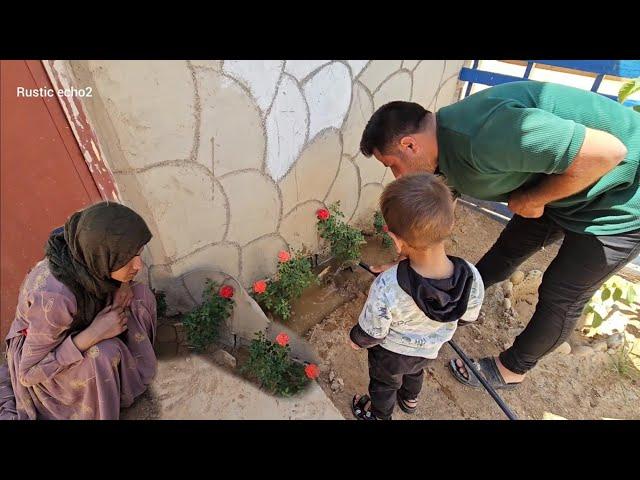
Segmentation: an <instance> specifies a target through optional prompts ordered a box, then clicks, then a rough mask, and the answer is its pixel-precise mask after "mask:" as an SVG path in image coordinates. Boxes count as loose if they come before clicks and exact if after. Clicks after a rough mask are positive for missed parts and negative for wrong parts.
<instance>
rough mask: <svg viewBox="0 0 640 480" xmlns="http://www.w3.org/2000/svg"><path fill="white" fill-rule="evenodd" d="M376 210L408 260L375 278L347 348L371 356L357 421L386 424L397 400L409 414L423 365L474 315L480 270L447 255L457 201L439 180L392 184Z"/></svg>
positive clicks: (426, 177) (357, 401) (424, 177)
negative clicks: (367, 381) (367, 382)
mask: <svg viewBox="0 0 640 480" xmlns="http://www.w3.org/2000/svg"><path fill="white" fill-rule="evenodd" d="M380 209H381V211H382V215H383V216H384V219H385V222H386V224H387V227H388V229H389V230H388V233H389V236H390V237H391V238H392V239H393V243H394V244H395V247H396V250H397V252H398V253H399V254H400V255H401V256H402V257H406V258H405V259H404V260H402V261H401V262H400V263H398V264H397V265H395V266H394V267H392V268H390V269H388V270H386V271H385V272H383V273H381V274H380V275H379V276H378V277H377V278H376V280H375V281H374V282H373V284H372V285H371V289H370V290H369V297H368V299H367V302H366V304H365V306H364V308H363V310H362V313H361V314H360V318H359V320H358V324H357V325H355V326H354V327H353V328H352V329H351V332H350V334H349V337H350V339H351V346H352V347H353V348H356V349H358V348H366V349H368V354H369V395H362V396H359V395H356V396H354V397H353V401H352V411H353V414H354V415H355V416H356V418H358V419H359V420H378V419H380V420H382V419H385V420H390V419H391V415H392V414H393V409H394V406H395V403H396V401H397V402H398V405H399V406H400V408H401V409H402V410H403V411H405V412H407V413H413V412H414V411H415V410H416V406H417V401H418V394H419V393H420V390H421V389H422V379H423V369H424V367H425V366H426V365H427V362H428V360H429V359H434V358H436V357H437V356H438V351H439V350H440V347H441V346H442V345H443V344H444V343H445V342H447V341H448V340H450V339H451V338H452V337H453V334H454V332H455V331H456V327H457V326H458V320H461V321H463V322H465V323H466V322H472V321H474V320H476V319H477V318H478V314H479V313H480V307H481V306H482V301H483V299H484V286H483V283H482V279H481V278H480V274H479V273H478V270H476V268H475V267H474V266H473V265H471V264H470V263H469V262H467V261H466V260H463V259H461V258H457V257H451V256H447V254H446V253H445V249H444V243H445V240H446V239H447V238H448V237H449V236H450V235H451V231H452V229H453V222H454V202H453V198H452V194H451V191H450V190H449V188H448V187H447V186H446V185H445V183H444V182H443V181H442V179H441V178H440V177H437V176H435V175H432V174H428V173H421V174H415V175H408V176H403V177H401V178H399V179H398V180H395V181H394V182H392V183H390V184H389V185H388V186H387V187H386V188H385V190H384V192H383V193H382V196H381V198H380Z"/></svg>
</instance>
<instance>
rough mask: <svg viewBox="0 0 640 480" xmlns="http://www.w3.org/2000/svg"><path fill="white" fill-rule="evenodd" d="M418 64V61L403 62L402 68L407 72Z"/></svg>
mask: <svg viewBox="0 0 640 480" xmlns="http://www.w3.org/2000/svg"><path fill="white" fill-rule="evenodd" d="M418 63H420V60H403V61H402V68H406V69H407V70H413V69H414V68H416V67H417V66H418Z"/></svg>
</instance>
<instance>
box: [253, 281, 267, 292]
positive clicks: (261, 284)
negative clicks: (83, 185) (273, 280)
mask: <svg viewBox="0 0 640 480" xmlns="http://www.w3.org/2000/svg"><path fill="white" fill-rule="evenodd" d="M253 291H254V292H256V293H264V292H266V291H267V282H265V281H264V280H258V281H257V282H256V283H254V284H253Z"/></svg>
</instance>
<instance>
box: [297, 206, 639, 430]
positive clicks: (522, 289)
mask: <svg viewBox="0 0 640 480" xmlns="http://www.w3.org/2000/svg"><path fill="white" fill-rule="evenodd" d="M456 215H457V222H456V227H455V231H454V235H453V238H452V240H451V241H450V245H449V248H448V252H449V253H450V254H452V255H456V256H459V257H462V258H465V259H467V260H469V261H471V262H476V261H477V260H479V259H480V257H481V256H482V255H483V254H484V252H486V251H487V249H488V248H489V247H490V246H491V245H492V243H493V242H494V241H495V239H496V238H497V237H498V235H499V233H500V231H501V230H502V228H503V225H502V224H500V223H499V222H497V221H495V220H494V219H491V218H489V217H488V216H486V215H484V214H482V213H479V212H477V211H475V210H472V209H471V208H469V207H467V206H465V205H459V206H458V208H457V213H456ZM557 249H558V245H557V244H556V245H552V246H550V247H547V248H546V249H545V250H541V251H539V252H538V253H536V254H535V255H534V256H532V257H531V258H530V259H529V260H528V261H527V262H525V263H524V264H523V265H522V266H521V270H522V271H523V272H524V273H525V274H528V272H530V271H532V270H538V271H544V269H545V268H546V266H547V265H548V264H549V263H550V261H551V260H552V259H553V257H554V255H555V254H556V252H557ZM393 257H394V255H393V252H391V251H388V250H383V249H381V248H379V247H378V242H371V243H370V245H368V246H367V247H366V248H365V250H364V252H363V261H364V262H366V263H369V264H376V263H381V262H382V261H385V260H390V259H392V258H393ZM535 273H536V272H534V273H533V274H531V275H530V276H529V278H528V279H527V280H525V282H523V284H521V285H520V286H518V285H516V287H515V288H514V295H513V297H512V302H513V305H512V306H513V310H515V314H514V313H513V310H506V309H505V305H504V303H503V302H504V292H503V287H502V285H495V286H493V287H491V288H489V289H488V290H487V292H486V298H485V302H484V305H483V308H482V313H481V316H480V319H479V320H478V321H477V322H476V323H475V324H474V325H469V326H465V327H461V328H460V329H459V330H458V331H457V332H456V335H455V337H454V339H455V341H456V342H457V343H458V345H459V346H460V347H461V348H462V349H463V350H464V351H465V352H466V353H467V355H468V356H470V357H471V358H480V356H487V355H495V354H498V353H499V352H500V351H501V350H503V349H504V348H506V347H508V346H509V345H511V343H512V342H513V339H514V337H515V336H516V335H517V334H518V333H519V332H520V331H521V330H522V329H523V328H524V327H525V325H526V323H527V322H528V321H529V319H530V318H531V315H532V313H533V311H534V308H535V304H536V302H537V294H536V293H535V291H536V289H537V285H538V283H539V281H538V282H537V283H536V282H535ZM372 279H373V277H372V276H371V275H370V274H369V273H367V272H365V271H364V270H362V269H358V270H356V271H355V272H353V273H351V274H347V275H344V276H342V277H340V278H338V279H336V284H329V285H327V286H325V287H323V288H321V289H319V290H318V291H316V292H312V295H313V299H311V297H309V296H307V297H306V298H305V299H304V305H302V308H298V309H295V308H294V311H295V313H296V315H294V318H293V319H292V321H291V322H290V326H291V327H292V328H297V329H298V330H299V331H300V333H305V336H306V337H307V338H308V339H309V341H310V342H311V344H312V345H313V346H314V347H315V348H316V349H317V351H318V353H319V355H320V357H321V359H322V363H321V365H320V367H321V376H320V379H319V382H320V384H321V386H322V388H323V389H324V390H325V392H326V393H327V395H328V396H329V397H330V398H331V399H332V401H333V402H334V404H335V405H336V407H337V408H338V409H339V410H340V412H341V413H342V414H343V415H344V416H345V418H347V419H350V418H353V416H352V414H351V410H350V401H351V398H352V397H353V395H354V394H355V393H359V394H362V393H365V392H366V391H367V384H368V368H367V353H366V351H365V350H360V351H355V350H352V349H351V348H350V346H349V345H348V344H347V338H348V337H347V335H348V332H349V329H350V328H351V327H352V325H354V324H355V323H356V322H357V319H358V316H359V314H360V311H361V309H362V306H363V305H364V302H365V300H366V295H367V291H368V287H369V285H370V283H371V281H372ZM530 280H531V281H530ZM336 295H338V296H340V297H341V298H343V304H342V305H340V306H339V307H338V308H337V309H335V310H333V311H332V312H331V313H329V314H328V315H326V317H325V318H324V319H323V320H321V321H320V322H319V323H317V324H315V326H313V327H311V328H310V329H309V328H308V327H309V325H310V324H313V323H315V322H314V319H310V318H309V316H310V315H311V314H310V311H312V310H316V311H322V310H323V309H322V308H321V307H318V308H316V309H314V308H313V304H322V303H323V298H324V299H326V298H328V297H329V296H331V297H332V298H333V300H332V303H334V304H335V303H338V302H336V300H335V297H336ZM344 302H346V303H344ZM322 313H326V312H322ZM298 314H299V318H298ZM315 321H316V322H317V319H315ZM568 343H569V344H570V345H571V347H572V352H571V353H566V351H562V350H561V349H559V350H558V351H555V352H553V353H551V354H550V355H548V356H546V357H545V358H543V359H542V360H541V361H540V363H539V364H538V366H537V367H536V368H535V369H534V370H533V371H531V372H530V373H529V374H528V375H527V378H526V379H525V381H524V382H523V383H522V384H521V385H520V386H519V387H518V388H517V389H515V390H512V391H501V392H500V394H501V396H502V397H503V399H504V400H505V401H506V403H507V404H508V405H509V406H510V407H511V409H512V410H513V411H514V413H515V414H516V415H517V416H518V417H519V418H521V419H542V418H543V416H545V412H548V413H551V414H554V415H557V416H561V417H564V418H568V419H601V418H615V419H637V418H640V401H639V400H640V380H639V378H640V377H638V375H637V373H638V372H637V371H636V370H634V369H633V367H632V368H631V371H629V370H628V369H627V370H625V371H624V372H623V373H620V371H618V370H617V369H616V368H615V365H616V359H617V358H619V357H620V354H619V350H612V349H610V350H608V351H603V350H606V348H602V347H603V342H602V340H600V342H599V343H600V345H599V347H600V348H598V346H596V345H595V343H598V342H596V341H594V340H593V339H587V338H586V337H584V336H583V335H582V334H580V333H579V332H578V331H576V332H574V333H573V334H572V336H571V337H570V338H569V340H568ZM594 346H596V348H593V347H594ZM454 356H455V352H453V350H452V349H451V348H450V347H449V346H448V345H444V346H443V347H442V349H441V351H440V355H439V357H438V358H437V359H436V360H433V361H432V362H431V365H430V366H429V367H428V368H427V371H426V375H425V381H424V387H423V391H422V393H421V396H420V403H419V406H418V410H417V412H416V413H415V414H414V415H406V414H404V413H403V412H402V411H401V410H400V409H399V408H396V411H395V412H394V417H393V418H394V419H410V418H416V419H505V418H506V417H505V415H504V413H503V412H502V411H501V410H500V409H499V407H498V406H497V405H496V404H495V403H494V401H493V400H492V399H491V397H490V396H489V395H488V394H487V393H486V392H485V391H484V390H483V389H480V390H474V389H471V388H469V387H466V386H463V385H461V384H460V383H459V382H457V381H456V380H455V378H454V377H453V376H452V375H451V373H450V372H449V370H448V361H449V360H450V359H451V358H454ZM331 380H333V381H331ZM332 386H333V388H332Z"/></svg>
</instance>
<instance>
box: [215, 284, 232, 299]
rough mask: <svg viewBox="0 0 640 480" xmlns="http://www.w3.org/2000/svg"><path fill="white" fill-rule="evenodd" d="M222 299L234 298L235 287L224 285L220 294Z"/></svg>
mask: <svg viewBox="0 0 640 480" xmlns="http://www.w3.org/2000/svg"><path fill="white" fill-rule="evenodd" d="M218 293H219V295H220V296H221V297H222V298H231V297H233V287H232V286H230V285H223V286H222V287H220V292H218Z"/></svg>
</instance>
